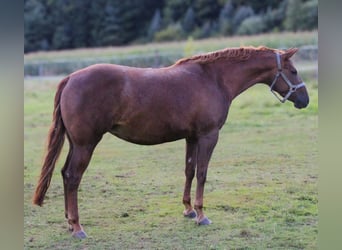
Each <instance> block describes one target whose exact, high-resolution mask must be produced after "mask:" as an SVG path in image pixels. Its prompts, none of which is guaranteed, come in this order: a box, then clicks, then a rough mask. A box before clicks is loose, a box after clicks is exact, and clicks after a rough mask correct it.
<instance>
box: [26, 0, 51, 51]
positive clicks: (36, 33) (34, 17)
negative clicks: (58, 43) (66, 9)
mask: <svg viewBox="0 0 342 250" xmlns="http://www.w3.org/2000/svg"><path fill="white" fill-rule="evenodd" d="M45 17H46V8H45V6H44V5H43V4H42V3H40V2H39V1H38V0H27V1H26V2H25V5H24V37H25V44H24V51H25V52H30V51H35V50H41V49H48V48H49V44H48V41H47V40H46V38H45V32H44V30H45V26H46V24H45V21H46V19H45ZM42 45H43V46H42Z"/></svg>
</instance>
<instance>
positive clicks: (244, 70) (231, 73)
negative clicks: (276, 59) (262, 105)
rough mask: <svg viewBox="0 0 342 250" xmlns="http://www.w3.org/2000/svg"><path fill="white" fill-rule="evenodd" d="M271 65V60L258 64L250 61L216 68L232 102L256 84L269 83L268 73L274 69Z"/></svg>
mask: <svg viewBox="0 0 342 250" xmlns="http://www.w3.org/2000/svg"><path fill="white" fill-rule="evenodd" d="M271 63H272V62H271V61H270V60H264V61H262V60H260V61H259V62H256V61H255V60H254V61H253V60H251V59H248V60H246V61H242V62H234V63H230V64H229V67H227V65H224V64H223V63H221V65H220V66H218V67H216V68H217V69H218V71H219V72H220V73H219V74H221V76H222V78H221V79H222V85H223V87H224V88H225V91H226V92H227V95H228V96H229V98H230V100H233V99H234V98H235V97H237V96H238V95H239V94H241V93H242V92H244V91H245V90H247V89H248V88H250V87H252V86H253V85H255V84H256V83H268V81H269V79H268V75H269V73H268V72H269V71H270V70H271V69H272V67H273V65H271ZM217 73H218V72H217Z"/></svg>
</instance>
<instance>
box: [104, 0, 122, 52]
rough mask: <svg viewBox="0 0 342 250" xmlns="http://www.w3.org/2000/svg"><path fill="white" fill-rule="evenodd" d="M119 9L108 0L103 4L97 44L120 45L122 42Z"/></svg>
mask: <svg viewBox="0 0 342 250" xmlns="http://www.w3.org/2000/svg"><path fill="white" fill-rule="evenodd" d="M119 13H120V10H119V9H118V8H117V7H116V5H115V4H114V3H113V2H111V1H108V2H107V5H106V6H105V11H104V18H103V20H102V23H101V26H100V27H101V29H100V32H99V34H98V36H99V37H98V39H99V43H100V44H99V45H102V46H103V45H104V46H109V45H121V44H123V43H124V38H123V37H122V35H121V33H122V20H121V19H120V18H121V16H120V15H119Z"/></svg>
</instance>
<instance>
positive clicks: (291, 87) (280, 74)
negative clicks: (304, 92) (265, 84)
mask: <svg viewBox="0 0 342 250" xmlns="http://www.w3.org/2000/svg"><path fill="white" fill-rule="evenodd" d="M276 59H277V68H278V72H277V74H276V76H275V77H274V80H273V82H272V84H271V86H270V90H271V92H272V93H273V95H274V96H275V97H276V98H277V99H278V100H279V101H280V102H281V103H284V102H285V101H286V100H287V99H289V97H290V95H291V94H292V93H293V92H296V90H297V89H299V88H301V87H305V83H304V82H301V83H299V84H296V85H294V84H292V82H291V81H290V80H289V79H288V78H287V77H286V75H285V74H284V73H283V69H282V67H281V60H280V59H281V55H280V54H279V53H276ZM279 77H282V78H283V80H284V81H285V82H286V84H287V85H288V86H289V91H288V92H287V94H286V95H285V97H283V98H281V97H279V95H278V94H277V92H276V91H275V90H273V87H274V85H275V84H276V82H277V80H278V78H279Z"/></svg>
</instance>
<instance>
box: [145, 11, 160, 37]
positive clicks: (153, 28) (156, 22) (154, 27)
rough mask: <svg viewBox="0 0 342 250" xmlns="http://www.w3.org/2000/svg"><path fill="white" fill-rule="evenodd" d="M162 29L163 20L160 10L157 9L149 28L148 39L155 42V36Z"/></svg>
mask: <svg viewBox="0 0 342 250" xmlns="http://www.w3.org/2000/svg"><path fill="white" fill-rule="evenodd" d="M161 27H162V18H161V14H160V10H159V9H157V10H156V11H155V13H154V15H153V18H152V20H151V23H150V26H149V28H148V33H147V36H148V39H149V40H150V41H151V40H153V37H154V34H155V33H156V32H158V31H159V30H160V29H161Z"/></svg>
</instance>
